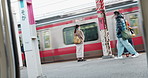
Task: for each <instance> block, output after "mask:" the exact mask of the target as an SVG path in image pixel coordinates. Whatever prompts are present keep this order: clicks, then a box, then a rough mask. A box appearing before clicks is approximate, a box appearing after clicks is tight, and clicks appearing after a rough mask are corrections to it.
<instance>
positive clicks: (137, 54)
mask: <svg viewBox="0 0 148 78" xmlns="http://www.w3.org/2000/svg"><path fill="white" fill-rule="evenodd" d="M139 55H140V54H139V53H136V54H135V55H133V56H132V57H138V56H139Z"/></svg>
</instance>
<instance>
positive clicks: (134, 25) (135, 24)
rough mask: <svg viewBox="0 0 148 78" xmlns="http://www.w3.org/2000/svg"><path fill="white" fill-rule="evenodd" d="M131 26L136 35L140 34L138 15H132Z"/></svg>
mask: <svg viewBox="0 0 148 78" xmlns="http://www.w3.org/2000/svg"><path fill="white" fill-rule="evenodd" d="M130 25H131V27H132V28H133V29H134V32H135V34H139V30H138V26H139V23H138V15H137V14H132V15H130Z"/></svg>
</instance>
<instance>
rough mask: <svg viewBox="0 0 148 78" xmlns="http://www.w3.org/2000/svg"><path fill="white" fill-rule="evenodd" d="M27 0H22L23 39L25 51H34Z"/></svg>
mask: <svg viewBox="0 0 148 78" xmlns="http://www.w3.org/2000/svg"><path fill="white" fill-rule="evenodd" d="M26 6H27V4H26V0H20V18H21V19H20V20H21V21H20V23H21V31H22V39H23V46H24V51H25V52H27V51H32V46H31V45H32V42H31V31H30V24H29V21H28V11H27V8H26Z"/></svg>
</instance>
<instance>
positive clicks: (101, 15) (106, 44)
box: [96, 0, 113, 58]
mask: <svg viewBox="0 0 148 78" xmlns="http://www.w3.org/2000/svg"><path fill="white" fill-rule="evenodd" d="M96 7H97V8H96V9H97V13H98V24H99V27H100V34H101V42H102V48H103V57H102V58H112V57H113V55H112V50H111V46H110V39H109V32H108V28H107V22H106V15H105V6H104V0H96Z"/></svg>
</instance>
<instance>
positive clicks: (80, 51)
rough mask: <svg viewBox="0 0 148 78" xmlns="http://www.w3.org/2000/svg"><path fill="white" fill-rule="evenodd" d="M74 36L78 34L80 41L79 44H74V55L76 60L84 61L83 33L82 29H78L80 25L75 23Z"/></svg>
mask: <svg viewBox="0 0 148 78" xmlns="http://www.w3.org/2000/svg"><path fill="white" fill-rule="evenodd" d="M74 36H78V37H79V38H80V39H81V40H82V41H81V43H79V44H76V57H77V60H78V62H81V61H86V60H85V59H84V39H85V37H84V34H83V31H82V30H80V26H79V25H76V27H75V30H74Z"/></svg>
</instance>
